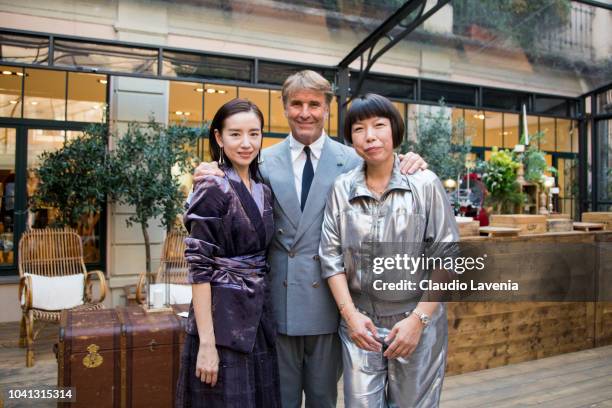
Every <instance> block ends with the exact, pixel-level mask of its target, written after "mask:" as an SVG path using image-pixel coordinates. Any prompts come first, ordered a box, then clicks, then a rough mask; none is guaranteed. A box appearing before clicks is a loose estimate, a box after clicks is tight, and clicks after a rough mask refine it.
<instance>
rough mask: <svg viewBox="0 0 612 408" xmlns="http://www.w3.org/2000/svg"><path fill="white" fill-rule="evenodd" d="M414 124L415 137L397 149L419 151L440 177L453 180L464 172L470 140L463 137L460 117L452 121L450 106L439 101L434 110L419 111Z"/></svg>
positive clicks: (462, 123)
mask: <svg viewBox="0 0 612 408" xmlns="http://www.w3.org/2000/svg"><path fill="white" fill-rule="evenodd" d="M416 124H417V140H416V141H413V140H406V141H404V143H402V146H401V148H400V151H401V152H402V153H406V152H408V151H414V152H416V153H418V154H420V155H421V157H423V158H424V159H425V161H426V162H427V163H428V165H429V168H430V169H431V170H432V171H433V172H434V173H436V174H437V175H438V177H439V178H440V179H441V180H446V179H449V178H451V179H454V180H456V179H457V177H459V176H460V175H461V174H462V173H465V160H466V157H467V154H468V153H470V151H471V149H472V146H471V142H470V141H469V140H466V141H465V142H464V141H463V140H462V135H463V133H464V129H465V125H464V122H463V119H459V120H457V121H456V122H454V123H453V121H452V119H451V116H450V109H449V108H446V106H445V105H444V101H440V106H439V108H438V109H436V110H435V112H433V113H429V114H424V113H421V114H419V116H418V119H417V122H416Z"/></svg>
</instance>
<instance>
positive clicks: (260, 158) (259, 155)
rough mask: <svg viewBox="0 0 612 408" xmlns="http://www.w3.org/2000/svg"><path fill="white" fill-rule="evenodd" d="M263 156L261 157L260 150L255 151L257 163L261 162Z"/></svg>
mask: <svg viewBox="0 0 612 408" xmlns="http://www.w3.org/2000/svg"><path fill="white" fill-rule="evenodd" d="M263 162H264V161H263V158H262V157H261V150H260V151H259V153H257V164H261V163H263Z"/></svg>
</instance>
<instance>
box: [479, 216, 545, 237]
mask: <svg viewBox="0 0 612 408" xmlns="http://www.w3.org/2000/svg"><path fill="white" fill-rule="evenodd" d="M489 225H490V226H492V227H509V228H519V229H520V230H521V231H520V232H519V235H530V234H543V233H545V232H546V217H545V216H544V215H531V214H507V215H492V216H491V221H490V224H489Z"/></svg>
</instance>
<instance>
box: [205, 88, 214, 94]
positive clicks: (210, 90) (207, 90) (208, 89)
mask: <svg viewBox="0 0 612 408" xmlns="http://www.w3.org/2000/svg"><path fill="white" fill-rule="evenodd" d="M215 92H217V91H216V90H215V89H214V88H206V93H215Z"/></svg>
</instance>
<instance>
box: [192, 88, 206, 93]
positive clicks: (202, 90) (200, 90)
mask: <svg viewBox="0 0 612 408" xmlns="http://www.w3.org/2000/svg"><path fill="white" fill-rule="evenodd" d="M194 91H196V92H204V88H195V89H194Z"/></svg>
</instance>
